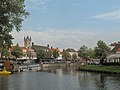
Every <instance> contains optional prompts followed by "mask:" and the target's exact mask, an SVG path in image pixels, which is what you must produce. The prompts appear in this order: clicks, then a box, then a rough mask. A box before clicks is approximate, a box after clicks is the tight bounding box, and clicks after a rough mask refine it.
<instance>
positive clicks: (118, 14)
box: [92, 10, 120, 20]
mask: <svg viewBox="0 0 120 90" xmlns="http://www.w3.org/2000/svg"><path fill="white" fill-rule="evenodd" d="M92 18H98V19H105V20H113V19H120V10H116V11H112V12H108V13H103V14H99V15H95V16H92Z"/></svg>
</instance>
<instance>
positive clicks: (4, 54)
mask: <svg viewBox="0 0 120 90" xmlns="http://www.w3.org/2000/svg"><path fill="white" fill-rule="evenodd" d="M9 55H10V52H9V51H8V49H6V48H5V49H3V50H2V52H1V57H2V58H3V56H4V57H5V58H8V56H9Z"/></svg>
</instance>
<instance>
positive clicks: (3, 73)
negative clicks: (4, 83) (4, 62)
mask: <svg viewBox="0 0 120 90" xmlns="http://www.w3.org/2000/svg"><path fill="white" fill-rule="evenodd" d="M8 74H11V72H9V71H6V70H3V71H0V75H8Z"/></svg>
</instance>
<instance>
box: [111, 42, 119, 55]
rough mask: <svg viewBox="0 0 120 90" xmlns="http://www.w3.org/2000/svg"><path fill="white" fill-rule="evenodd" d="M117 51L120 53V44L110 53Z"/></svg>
mask: <svg viewBox="0 0 120 90" xmlns="http://www.w3.org/2000/svg"><path fill="white" fill-rule="evenodd" d="M117 51H120V44H118V45H116V46H115V47H114V48H113V49H112V50H111V51H110V52H114V53H116V52H117Z"/></svg>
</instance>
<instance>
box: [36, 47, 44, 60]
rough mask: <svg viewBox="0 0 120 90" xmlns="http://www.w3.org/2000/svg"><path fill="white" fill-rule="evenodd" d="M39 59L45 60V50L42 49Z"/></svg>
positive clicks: (38, 53) (38, 54)
mask: <svg viewBox="0 0 120 90" xmlns="http://www.w3.org/2000/svg"><path fill="white" fill-rule="evenodd" d="M37 58H39V59H42V58H45V50H43V49H40V50H39V51H38V52H37Z"/></svg>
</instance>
